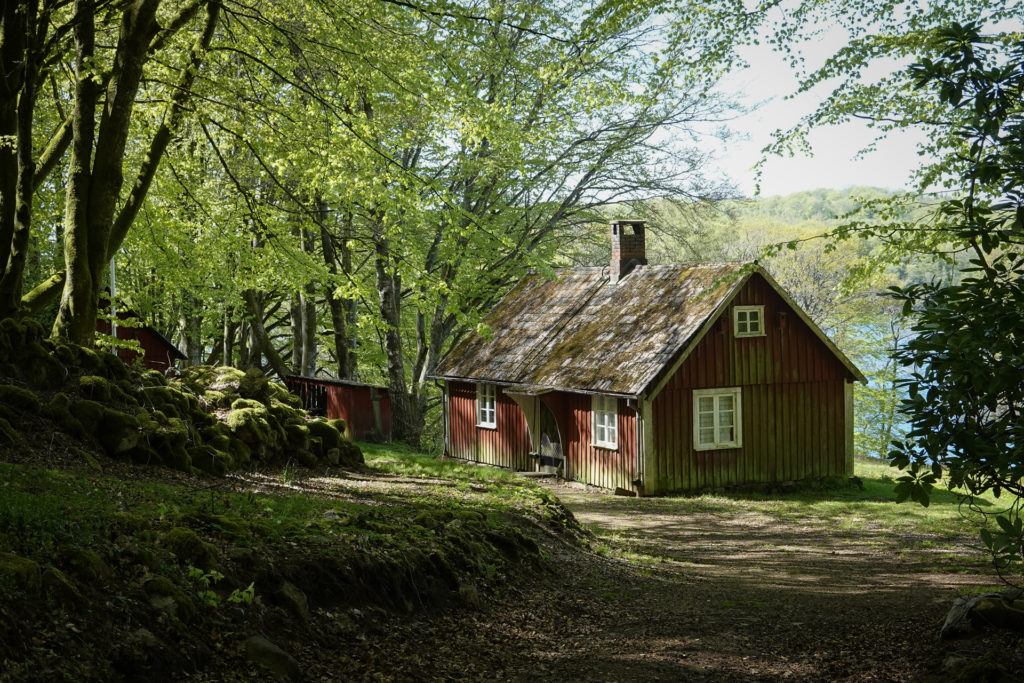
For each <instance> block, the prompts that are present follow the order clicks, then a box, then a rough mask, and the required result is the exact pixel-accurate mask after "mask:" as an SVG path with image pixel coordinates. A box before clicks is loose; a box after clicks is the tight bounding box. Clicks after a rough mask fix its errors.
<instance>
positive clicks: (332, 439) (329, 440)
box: [306, 420, 341, 452]
mask: <svg viewBox="0 0 1024 683" xmlns="http://www.w3.org/2000/svg"><path fill="white" fill-rule="evenodd" d="M306 427H308V428H309V433H310V436H311V437H312V438H314V439H320V443H321V445H322V447H323V449H324V451H325V452H326V451H327V450H329V449H331V448H337V447H338V444H339V443H340V442H341V433H340V432H339V431H338V430H337V429H336V428H335V427H334V426H333V425H331V424H330V423H329V422H327V421H325V420H310V421H309V422H307V423H306Z"/></svg>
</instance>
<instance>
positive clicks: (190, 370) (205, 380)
mask: <svg viewBox="0 0 1024 683" xmlns="http://www.w3.org/2000/svg"><path fill="white" fill-rule="evenodd" d="M178 381H179V382H181V383H182V384H184V385H185V386H187V387H188V388H189V389H191V390H192V391H194V392H196V393H197V394H201V393H203V392H204V391H206V390H207V389H209V388H210V386H211V385H212V384H213V383H214V382H216V381H217V368H214V367H211V366H209V365H190V366H189V367H187V368H185V369H184V370H182V371H181V377H179V378H178Z"/></svg>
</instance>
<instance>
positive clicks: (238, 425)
mask: <svg viewBox="0 0 1024 683" xmlns="http://www.w3.org/2000/svg"><path fill="white" fill-rule="evenodd" d="M266 416H267V410H266V408H264V407H263V406H262V405H260V407H259V408H242V409H241V410H232V411H231V412H230V413H228V414H227V417H226V419H225V424H227V426H228V427H229V428H230V429H231V431H232V433H233V434H234V435H235V436H237V437H238V438H239V439H241V440H242V441H245V442H246V443H248V444H256V443H263V444H267V445H270V443H271V439H272V435H273V434H274V432H272V431H271V428H270V424H269V423H268V422H267V420H266Z"/></svg>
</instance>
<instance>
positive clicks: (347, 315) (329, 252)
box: [320, 203, 356, 379]
mask: <svg viewBox="0 0 1024 683" xmlns="http://www.w3.org/2000/svg"><path fill="white" fill-rule="evenodd" d="M320 210H321V216H323V215H324V214H326V213H327V207H326V205H324V204H323V203H321V204H320ZM351 232H352V226H351V222H350V220H345V222H344V223H343V224H342V229H341V235H340V239H338V240H335V239H334V237H333V236H332V235H331V234H330V233H329V232H328V230H327V227H326V221H324V220H321V223H320V242H321V244H322V246H323V254H324V262H325V263H326V264H327V269H328V271H330V273H331V274H332V275H339V274H340V275H342V276H343V277H345V278H350V277H351V276H352V253H351V250H350V249H349V247H348V241H349V239H351ZM325 295H326V298H327V307H328V308H329V309H330V312H331V325H332V326H333V327H334V351H335V356H336V357H337V359H338V378H340V379H355V377H356V351H355V322H356V302H355V300H353V299H341V298H338V297H336V296H335V295H334V287H333V286H331V287H328V288H327V291H326V293H325Z"/></svg>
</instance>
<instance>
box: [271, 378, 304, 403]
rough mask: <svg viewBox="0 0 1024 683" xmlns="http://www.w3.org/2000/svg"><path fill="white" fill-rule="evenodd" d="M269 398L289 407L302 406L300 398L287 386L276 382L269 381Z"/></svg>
mask: <svg viewBox="0 0 1024 683" xmlns="http://www.w3.org/2000/svg"><path fill="white" fill-rule="evenodd" d="M270 398H271V399H273V400H275V401H280V402H281V403H284V404H285V405H287V406H289V407H291V408H302V399H301V398H300V397H298V396H296V395H295V394H293V393H292V392H290V391H288V387H286V386H285V385H283V384H279V383H277V382H271V383H270Z"/></svg>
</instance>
